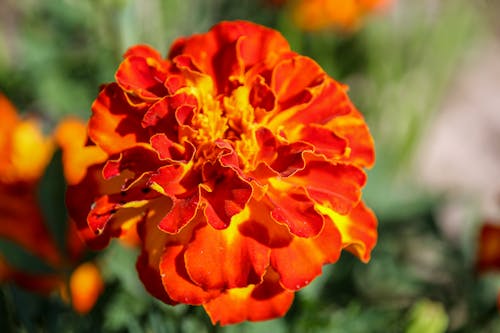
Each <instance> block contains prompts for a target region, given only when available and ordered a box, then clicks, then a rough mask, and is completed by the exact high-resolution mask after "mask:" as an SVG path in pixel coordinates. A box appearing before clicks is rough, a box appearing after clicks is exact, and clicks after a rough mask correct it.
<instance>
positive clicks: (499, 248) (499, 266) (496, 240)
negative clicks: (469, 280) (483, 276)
mask: <svg viewBox="0 0 500 333" xmlns="http://www.w3.org/2000/svg"><path fill="white" fill-rule="evenodd" d="M476 267H477V269H478V271H479V272H487V271H496V272H500V225H498V224H491V223H485V224H484V225H483V226H482V228H481V231H480V234H479V249H478V252H477V262H476ZM497 307H498V309H499V310H500V292H499V293H498V296H497Z"/></svg>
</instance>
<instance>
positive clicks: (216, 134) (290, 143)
mask: <svg viewBox="0 0 500 333" xmlns="http://www.w3.org/2000/svg"><path fill="white" fill-rule="evenodd" d="M88 128H89V130H88V133H89V137H90V143H89V146H93V145H95V146H96V147H99V148H100V149H102V150H103V151H104V152H105V153H106V154H107V155H108V156H109V157H108V158H107V159H106V161H105V162H100V161H99V162H96V163H94V164H92V165H90V166H89V167H88V170H87V173H86V174H85V175H84V177H83V178H82V180H81V181H79V182H78V183H75V184H73V185H71V186H70V187H69V189H68V193H67V203H68V206H69V211H70V215H71V216H72V217H73V218H74V219H75V221H76V222H77V225H78V226H79V229H80V230H82V232H86V238H87V240H88V242H89V244H91V245H93V246H94V247H103V246H105V245H106V244H107V242H109V240H110V238H112V237H125V236H126V235H127V234H128V233H129V232H130V230H133V229H135V230H136V231H137V233H138V235H139V237H140V247H141V254H140V256H139V258H138V261H137V270H138V273H139V276H140V278H141V280H142V282H143V283H144V286H145V287H146V289H147V290H148V291H149V292H150V293H151V294H153V295H154V296H155V297H157V298H159V299H161V300H163V301H164V302H166V303H169V304H177V303H187V304H194V305H203V306H204V308H205V310H206V311H207V313H208V314H209V316H210V318H211V320H212V322H214V323H216V322H220V323H221V324H229V323H236V322H240V321H243V320H253V321H255V320H265V319H269V318H274V317H278V316H282V315H283V314H284V313H285V312H286V311H287V310H288V308H289V306H290V304H291V302H292V300H293V295H294V292H295V291H296V290H299V289H301V288H302V287H304V286H306V285H307V284H308V283H310V282H311V281H312V280H313V279H314V278H315V277H316V276H318V275H319V274H321V269H322V266H323V265H324V264H327V263H333V262H335V261H336V260H337V259H338V258H339V256H340V252H341V250H342V249H347V250H349V251H351V252H353V253H354V254H355V255H357V256H358V257H359V258H360V259H361V260H363V261H365V262H366V261H368V260H369V258H370V252H371V250H372V248H373V246H374V245H375V242H376V237H377V233H376V219H375V216H374V214H373V213H372V212H371V211H370V210H369V209H368V208H366V207H365V205H364V204H363V203H362V201H361V188H362V187H363V186H364V184H365V181H366V175H365V173H364V171H363V169H362V168H364V167H369V166H371V165H372V164H373V160H374V149H373V142H372V138H371V135H370V133H369V131H368V128H367V126H366V124H365V122H364V120H363V117H362V116H361V114H360V113H359V112H358V111H357V110H356V108H355V107H354V106H353V104H352V103H351V101H350V100H349V98H348V96H347V94H346V87H345V86H343V85H341V84H339V83H338V82H336V81H334V80H333V79H332V78H330V77H329V76H328V75H327V74H326V73H325V72H324V71H323V70H322V69H321V68H320V66H319V65H318V64H317V63H315V62H314V61H313V60H311V59H310V58H307V57H304V56H301V55H299V54H296V53H295V52H293V51H291V50H290V47H289V45H288V43H287V41H286V40H285V39H284V38H283V37H282V36H281V35H280V34H279V33H278V32H276V31H274V30H272V29H268V28H265V27H263V26H259V25H256V24H253V23H249V22H244V21H236V22H222V23H220V24H217V25H216V26H214V27H213V28H212V29H211V30H210V31H209V32H207V33H204V34H199V35H194V36H191V37H187V38H181V39H178V40H177V41H176V42H174V44H173V46H172V47H171V50H170V52H169V55H168V57H167V58H163V57H162V56H161V55H160V54H159V53H158V52H157V51H155V50H154V49H152V48H150V47H148V46H145V45H138V46H135V47H132V48H130V49H129V50H128V51H127V52H126V53H125V55H124V60H123V62H122V63H121V64H120V66H119V68H118V70H117V72H116V82H113V83H110V84H107V85H106V86H104V87H103V88H102V90H101V91H100V93H99V95H98V97H97V99H96V100H95V102H94V104H93V106H92V117H91V119H90V121H89V124H88ZM89 230H90V231H91V232H88V231H89ZM228 309H231V311H228Z"/></svg>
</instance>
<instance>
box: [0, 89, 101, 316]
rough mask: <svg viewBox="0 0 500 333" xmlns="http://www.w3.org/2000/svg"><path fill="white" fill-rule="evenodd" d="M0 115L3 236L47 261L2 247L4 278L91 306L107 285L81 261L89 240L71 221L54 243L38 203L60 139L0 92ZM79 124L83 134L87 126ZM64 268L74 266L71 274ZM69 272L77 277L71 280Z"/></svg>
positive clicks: (0, 276) (83, 308) (79, 307)
mask: <svg viewBox="0 0 500 333" xmlns="http://www.w3.org/2000/svg"><path fill="white" fill-rule="evenodd" d="M0 119H2V121H1V122H0V241H2V242H8V243H10V244H14V246H16V247H18V248H20V249H22V250H21V251H25V252H27V253H29V254H30V255H31V256H32V257H33V258H36V259H37V260H38V261H39V262H40V263H41V264H40V267H45V269H32V270H30V269H29V267H18V266H16V265H17V264H18V263H16V262H12V260H11V259H12V258H11V255H12V253H9V252H8V251H6V252H5V253H0V283H7V282H10V283H15V284H17V285H19V286H20V287H22V288H25V289H27V290H30V291H34V292H38V293H42V294H49V293H52V292H59V293H60V295H61V296H63V297H64V298H65V300H67V301H71V302H72V305H73V308H74V309H75V310H76V311H78V312H81V313H85V312H88V311H89V310H90V309H91V308H92V306H93V304H94V303H95V301H96V300H97V297H98V295H99V293H100V292H101V290H102V288H103V283H102V279H101V276H100V273H99V271H98V269H97V267H96V266H95V265H94V264H93V263H85V264H83V265H80V266H78V263H79V261H80V258H81V257H82V255H83V252H84V249H85V245H84V243H83V242H82V241H81V239H80V237H79V236H78V233H77V231H76V228H74V224H72V223H71V224H68V226H67V228H68V230H67V232H66V237H65V248H64V249H60V248H59V247H58V245H56V241H55V239H54V237H53V236H52V233H51V232H50V231H49V229H48V227H47V224H46V223H45V222H46V221H45V218H44V216H43V214H42V211H41V208H40V205H39V198H38V187H39V182H40V179H41V178H42V176H43V175H44V172H45V170H46V168H47V165H48V164H49V162H50V160H51V158H52V156H53V153H54V150H55V149H56V147H57V145H56V140H55V138H54V137H52V136H45V135H44V134H43V132H42V130H41V124H40V122H39V121H37V120H36V119H34V118H27V119H21V118H20V117H19V116H18V114H17V112H16V110H15V108H14V106H13V105H12V104H11V103H10V102H9V101H8V100H7V99H6V98H5V97H4V96H3V95H1V94H0ZM80 126H81V127H82V129H83V137H84V138H85V126H84V124H82V123H80ZM72 137H73V134H72V136H70V137H65V138H64V141H67V140H69V139H71V138H72ZM61 222H64V221H61ZM77 266H78V267H77ZM75 268H76V269H75ZM66 271H72V273H71V275H70V276H69V277H68V276H66V273H65V272H66ZM67 278H69V279H70V280H71V281H75V282H78V283H75V282H73V283H72V284H68V283H67V281H66V280H67ZM83 280H85V281H86V282H85V285H84V286H83V287H82V283H81V281H83Z"/></svg>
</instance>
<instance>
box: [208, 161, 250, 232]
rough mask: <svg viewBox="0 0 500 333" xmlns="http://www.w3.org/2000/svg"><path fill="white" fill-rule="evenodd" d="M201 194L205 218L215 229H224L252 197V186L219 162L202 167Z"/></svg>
mask: <svg viewBox="0 0 500 333" xmlns="http://www.w3.org/2000/svg"><path fill="white" fill-rule="evenodd" d="M203 178H204V179H207V181H206V182H205V183H204V184H203V185H204V186H203V187H202V190H201V193H202V197H203V199H204V202H205V210H204V213H205V216H206V218H207V221H208V223H209V224H210V225H212V226H213V227H214V228H216V229H223V228H226V227H227V226H228V225H229V223H230V222H231V218H232V217H233V216H234V215H236V214H238V213H239V212H241V211H242V210H243V208H244V207H245V204H246V203H247V201H248V199H249V198H250V196H251V195H252V186H251V185H250V184H249V183H248V182H247V181H245V180H243V179H241V177H240V175H239V174H238V173H237V172H236V171H235V170H234V169H232V168H230V167H223V166H222V164H221V162H220V161H217V162H216V163H215V164H211V163H206V164H205V165H204V166H203Z"/></svg>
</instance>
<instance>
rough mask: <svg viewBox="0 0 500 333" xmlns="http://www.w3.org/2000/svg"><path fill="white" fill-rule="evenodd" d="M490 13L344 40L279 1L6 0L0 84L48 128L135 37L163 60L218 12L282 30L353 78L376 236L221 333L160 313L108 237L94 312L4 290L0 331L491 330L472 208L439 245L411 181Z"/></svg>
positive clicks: (375, 30) (445, 6)
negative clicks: (293, 15) (272, 316)
mask: <svg viewBox="0 0 500 333" xmlns="http://www.w3.org/2000/svg"><path fill="white" fill-rule="evenodd" d="M495 8H496V9H498V4H497V3H496V2H493V1H487V0H483V1H474V2H472V1H467V0H442V1H437V0H436V1H431V0H426V1H411V0H400V1H399V2H398V3H397V4H396V5H395V7H394V8H392V9H391V10H390V11H389V12H388V13H386V14H385V15H380V16H376V17H375V16H374V17H371V18H370V19H368V20H367V22H366V24H365V25H364V26H363V27H362V28H360V29H359V30H357V31H354V32H352V33H347V32H339V31H332V30H328V31H320V32H309V33H306V32H302V31H300V30H299V29H298V28H297V27H295V26H294V25H293V22H292V21H291V20H290V18H289V16H288V15H287V13H286V11H285V10H284V9H283V8H278V7H273V6H270V5H269V4H267V3H265V2H264V1H260V2H259V1H256V0H240V1H232V0H213V1H203V0H164V1H162V0H151V1H142V0H85V1H80V0H50V1H37V0H16V1H14V0H2V1H1V2H0V91H2V92H3V93H4V94H5V95H6V96H8V97H9V99H11V100H12V102H13V104H15V105H16V106H17V107H18V109H19V110H21V111H22V112H24V113H35V114H38V115H40V116H41V117H42V118H43V119H44V120H45V125H46V128H47V130H49V129H50V128H52V127H53V126H55V124H56V123H57V122H58V121H59V120H60V119H62V118H63V117H65V116H67V115H76V116H78V117H80V118H82V119H87V118H88V117H89V115H90V105H91V103H92V101H93V100H94V98H95V97H96V95H97V91H98V87H99V85H100V84H102V83H104V82H109V81H112V80H113V75H114V71H115V70H116V68H117V66H118V64H119V63H120V59H121V54H122V53H123V52H124V51H125V50H126V49H127V47H129V46H131V45H133V44H137V43H148V44H150V45H152V46H154V47H155V48H157V49H159V50H160V51H162V52H163V53H164V54H165V53H166V52H167V51H168V47H169V45H170V44H171V43H172V41H173V40H174V39H175V38H177V37H179V36H183V35H188V34H192V33H195V32H204V31H206V30H207V29H209V28H210V26H212V25H213V24H215V23H216V22H218V21H220V20H230V19H247V20H251V21H254V22H257V23H262V24H265V25H267V26H270V27H274V28H276V29H278V30H280V31H281V32H282V33H283V34H284V35H285V37H286V38H287V39H288V40H289V41H290V43H291V45H292V48H293V49H294V50H295V51H297V52H299V53H302V54H305V55H308V56H310V57H312V58H313V59H315V60H316V61H318V62H319V63H320V64H321V66H322V67H323V68H324V69H325V70H326V71H327V72H328V73H329V74H331V75H332V76H333V77H334V78H335V79H337V80H338V81H341V82H345V83H347V84H348V85H349V86H350V95H351V97H352V99H353V100H354V102H355V104H356V105H357V106H358V108H359V109H360V110H361V111H362V112H363V113H364V114H365V116H366V118H367V121H368V122H369V125H370V128H371V130H372V133H373V135H374V137H375V142H376V145H377V164H376V166H375V168H374V169H373V170H370V172H369V177H368V178H369V184H368V186H367V188H366V190H365V193H364V195H365V197H366V198H367V202H368V205H369V206H370V207H372V208H373V209H374V210H375V212H376V213H377V216H378V217H379V241H378V245H377V247H376V248H375V251H374V252H373V258H372V260H371V262H370V263H369V264H367V265H365V264H362V263H360V262H359V261H358V260H356V259H355V258H354V257H352V256H350V255H349V254H344V255H343V256H342V258H341V259H340V261H339V262H338V263H337V264H335V265H333V266H330V267H325V269H324V274H323V275H322V276H321V277H319V278H318V279H317V280H316V281H315V282H314V283H312V285H310V286H309V287H307V288H306V289H304V290H303V291H301V292H299V293H298V294H297V297H296V300H295V302H294V305H293V307H292V309H291V310H290V312H289V313H288V314H287V316H286V317H285V318H282V319H277V320H273V321H268V322H263V323H243V324H240V325H236V326H229V327H224V328H220V327H212V326H211V324H210V323H209V320H208V317H207V316H206V315H205V314H204V312H203V311H202V310H201V309H199V308H195V307H189V306H183V305H181V306H176V307H170V306H166V305H164V304H162V303H160V302H158V301H156V300H154V299H153V298H152V297H150V296H149V295H148V294H147V293H146V292H145V291H144V288H143V287H142V285H141V283H140V282H139V281H138V279H137V276H136V272H135V270H134V269H133V267H134V263H135V259H136V256H137V253H136V251H135V250H133V249H131V248H128V247H123V246H122V245H120V244H118V243H114V244H112V246H111V247H109V248H108V249H106V250H105V251H104V252H102V253H98V254H97V253H96V254H94V255H95V256H96V260H97V262H98V263H99V264H100V267H101V268H102V269H103V271H104V276H105V281H106V285H107V287H106V291H105V293H104V294H103V295H102V296H101V298H100V299H99V301H98V303H97V305H96V306H95V307H94V309H93V310H92V311H91V313H89V314H88V315H86V316H80V315H78V314H76V313H74V312H73V311H72V310H71V308H70V307H69V306H68V305H66V304H65V303H63V302H62V301H60V300H59V298H57V297H50V298H43V297H41V296H38V295H35V294H32V293H29V292H26V291H24V290H22V289H19V288H18V287H16V286H14V285H4V286H2V287H1V289H0V331H1V332H11V331H12V332H14V331H16V332H17V331H20V332H40V331H43V332H94V331H100V332H158V333H161V332H227V333H230V332H268V331H273V332H275V333H279V332H411V333H416V332H430V333H433V332H436V333H438V332H445V331H450V332H498V331H500V317H499V315H498V310H497V308H496V303H495V302H496V292H497V288H498V286H499V285H500V283H499V281H498V277H496V276H494V275H491V276H486V277H484V276H478V275H477V274H476V272H475V270H474V264H475V261H474V256H475V251H476V247H477V243H476V242H477V241H476V238H477V237H476V236H477V229H478V226H479V224H480V222H482V219H483V217H484V216H483V215H482V213H481V211H480V209H478V207H476V206H475V205H474V203H473V202H472V203H466V204H465V205H466V207H468V212H469V213H470V214H468V215H467V216H466V218H465V221H464V223H466V225H467V226H468V227H466V228H462V229H461V236H460V237H461V238H460V240H459V241H456V240H453V239H451V238H450V237H449V236H448V235H447V234H446V233H444V232H443V228H442V227H441V224H440V223H441V221H440V219H439V214H437V212H438V211H439V209H440V207H441V205H442V203H443V202H444V201H446V196H445V194H443V193H440V192H437V191H435V190H433V188H431V187H428V186H424V184H422V182H421V181H420V178H419V177H420V176H419V173H418V168H417V163H416V157H417V153H418V151H419V147H420V145H421V142H422V139H423V138H424V137H425V136H426V133H427V130H428V128H429V126H430V124H431V123H432V121H433V119H434V116H435V115H436V113H437V112H438V111H439V108H440V105H441V104H442V102H443V99H444V98H445V97H446V96H448V97H449V95H450V93H449V87H450V83H451V82H452V80H453V79H454V77H455V76H456V75H457V73H458V71H459V70H460V68H461V65H462V64H463V63H464V59H466V58H467V57H468V56H469V55H470V53H471V51H473V50H474V49H475V48H477V47H478V46H479V45H481V43H483V42H484V41H485V40H489V39H490V38H493V37H494V35H495V29H497V27H495V26H494V24H493V23H494V22H493V20H492V17H493V16H494V15H492V14H491V13H492V12H494V10H495ZM492 36H493V37H492ZM497 38H498V37H497ZM452 96H453V95H452ZM497 139H498V138H497ZM59 159H60V156H58V155H56V157H55V158H54V160H53V162H52V163H51V165H50V167H49V169H48V171H47V172H46V175H45V178H44V179H43V181H42V183H41V188H40V193H41V195H40V198H41V204H42V207H43V209H44V212H45V214H46V218H47V221H48V223H49V224H50V227H51V230H53V232H54V233H55V234H56V235H61V234H62V232H61V230H62V228H64V226H63V225H64V221H65V213H64V206H63V203H62V200H61V198H62V196H63V191H64V181H63V179H62V175H61V172H60V167H61V166H60V160H59ZM464 163H473V162H471V161H464ZM443 172H446V171H445V170H443ZM498 176H500V175H498ZM59 238H60V237H59ZM2 250H3V251H4V252H6V251H7V253H6V256H7V257H8V258H9V257H10V258H14V257H16V258H18V259H16V260H17V261H16V263H17V264H18V265H31V261H29V260H31V259H30V258H26V257H23V256H22V255H21V256H20V254H19V250H18V249H17V250H16V249H12V248H6V247H5V246H4V247H2ZM16 251H17V252H16ZM19 256H20V257H19Z"/></svg>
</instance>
